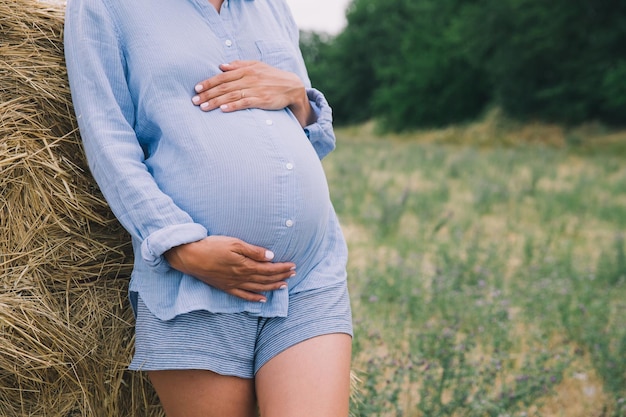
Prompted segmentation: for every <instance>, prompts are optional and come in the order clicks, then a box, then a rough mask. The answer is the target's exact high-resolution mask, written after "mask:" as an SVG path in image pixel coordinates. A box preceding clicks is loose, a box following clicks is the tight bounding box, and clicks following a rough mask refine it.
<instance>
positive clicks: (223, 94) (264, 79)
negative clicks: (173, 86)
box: [192, 61, 315, 127]
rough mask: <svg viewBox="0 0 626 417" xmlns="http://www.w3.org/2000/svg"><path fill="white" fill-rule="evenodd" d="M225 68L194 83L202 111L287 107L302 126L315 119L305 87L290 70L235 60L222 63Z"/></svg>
mask: <svg viewBox="0 0 626 417" xmlns="http://www.w3.org/2000/svg"><path fill="white" fill-rule="evenodd" d="M220 69H221V70H222V71H223V72H222V73H221V74H218V75H215V76H213V77H211V78H209V79H207V80H204V81H202V82H199V83H198V84H197V85H196V86H195V91H196V95H195V96H193V98H192V102H193V104H195V105H196V106H199V107H200V109H201V110H204V111H211V110H215V109H217V108H219V109H221V110H222V111H223V112H234V111H237V110H243V109H250V108H258V109H263V110H281V109H284V108H285V107H288V108H289V109H290V110H291V112H292V113H293V114H294V116H295V117H296V119H298V121H299V122H300V125H301V126H302V127H304V126H307V125H309V124H311V123H313V122H314V121H315V112H314V111H313V109H312V108H311V104H310V103H309V99H308V97H307V94H306V89H305V87H304V84H303V83H302V81H301V80H300V78H299V77H298V76H297V75H296V74H294V73H291V72H288V71H283V70H281V69H278V68H275V67H272V66H270V65H267V64H266V63H264V62H260V61H233V62H231V63H230V64H222V65H220Z"/></svg>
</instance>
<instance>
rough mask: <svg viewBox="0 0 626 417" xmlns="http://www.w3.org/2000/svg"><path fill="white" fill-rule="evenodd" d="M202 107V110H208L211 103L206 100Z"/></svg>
mask: <svg viewBox="0 0 626 417" xmlns="http://www.w3.org/2000/svg"><path fill="white" fill-rule="evenodd" d="M200 108H201V109H202V110H207V109H208V108H209V103H206V102H204V103H202V104H201V105H200Z"/></svg>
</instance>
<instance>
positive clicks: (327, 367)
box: [256, 333, 352, 417]
mask: <svg viewBox="0 0 626 417" xmlns="http://www.w3.org/2000/svg"><path fill="white" fill-rule="evenodd" d="M351 355H352V338H351V337H350V336H349V335H347V334H343V333H335V334H329V335H324V336H318V337H314V338H312V339H309V340H305V341H304V342H301V343H299V344H297V345H295V346H293V347H291V348H289V349H287V350H285V351H284V352H282V353H280V354H279V355H278V356H276V357H275V358H273V359H271V360H270V361H269V362H268V363H266V364H265V365H263V367H262V368H261V369H260V370H259V371H258V372H257V375H256V390H257V397H258V402H259V408H260V410H261V417H348V413H349V403H350V360H351Z"/></svg>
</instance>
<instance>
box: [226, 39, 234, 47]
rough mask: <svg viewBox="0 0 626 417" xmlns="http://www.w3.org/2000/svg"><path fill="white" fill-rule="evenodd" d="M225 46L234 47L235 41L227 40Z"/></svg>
mask: <svg viewBox="0 0 626 417" xmlns="http://www.w3.org/2000/svg"><path fill="white" fill-rule="evenodd" d="M224 45H226V46H228V47H229V48H230V47H231V46H233V41H231V40H230V39H226V41H224Z"/></svg>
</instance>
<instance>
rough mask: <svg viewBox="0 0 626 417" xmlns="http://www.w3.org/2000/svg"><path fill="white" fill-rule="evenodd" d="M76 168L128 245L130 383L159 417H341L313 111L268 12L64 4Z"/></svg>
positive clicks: (327, 231)
mask: <svg viewBox="0 0 626 417" xmlns="http://www.w3.org/2000/svg"><path fill="white" fill-rule="evenodd" d="M65 53H66V61H67V69H68V76H69V79H70V87H71V91H72V97H73V100H74V107H75V111H76V117H77V120H78V123H79V127H80V132H81V137H82V139H83V143H84V149H85V152H86V155H87V159H88V162H89V166H90V169H91V171H92V173H93V176H94V177H95V179H96V181H97V182H98V185H99V187H100V188H101V190H102V192H103V194H104V196H105V198H106V199H107V201H108V203H109V205H110V207H111V209H112V210H113V212H114V213H115V215H116V217H117V218H118V219H119V221H120V222H121V223H122V225H123V226H124V227H125V228H126V229H127V230H128V232H129V233H130V235H131V237H132V243H133V249H134V253H135V261H134V268H133V273H132V277H131V282H130V294H129V298H130V301H131V304H132V306H133V309H134V312H135V316H136V325H135V330H136V340H135V354H134V357H133V360H132V363H131V364H130V369H132V370H137V371H146V372H148V375H149V378H150V380H151V382H152V384H153V385H154V387H155V389H156V391H157V393H158V395H159V398H160V400H161V403H162V404H163V407H164V409H165V411H166V413H167V415H168V416H169V417H179V416H202V417H210V416H219V417H238V416H241V417H252V416H256V415H257V410H258V412H260V415H261V416H263V417H282V416H285V417H287V416H292V417H295V416H298V417H307V416H315V417H345V416H347V415H348V403H349V400H348V397H349V390H350V355H351V340H352V339H351V335H352V322H351V313H350V304H349V300H348V292H347V286H346V259H347V248H346V244H345V241H344V238H343V235H342V232H341V229H340V227H339V224H338V221H337V217H336V215H335V212H334V209H333V207H332V204H331V202H330V198H329V192H328V186H327V182H326V178H325V175H324V172H323V170H322V165H321V162H320V159H321V158H323V157H324V156H325V155H326V154H328V152H330V151H331V150H332V149H333V148H334V146H335V137H334V133H333V130H332V116H331V110H330V108H329V106H328V104H327V102H326V100H325V98H324V96H323V95H322V94H321V93H320V92H319V91H317V90H315V89H313V88H311V87H310V82H309V80H308V76H307V73H306V69H305V67H304V63H303V60H302V56H301V53H300V50H299V47H298V29H297V27H296V25H295V23H294V21H293V18H292V16H291V14H290V11H289V9H288V6H287V5H286V3H285V1H284V0H132V1H128V0H69V1H68V2H67V11H66V26H65Z"/></svg>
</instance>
